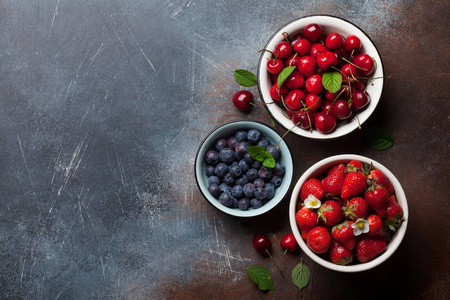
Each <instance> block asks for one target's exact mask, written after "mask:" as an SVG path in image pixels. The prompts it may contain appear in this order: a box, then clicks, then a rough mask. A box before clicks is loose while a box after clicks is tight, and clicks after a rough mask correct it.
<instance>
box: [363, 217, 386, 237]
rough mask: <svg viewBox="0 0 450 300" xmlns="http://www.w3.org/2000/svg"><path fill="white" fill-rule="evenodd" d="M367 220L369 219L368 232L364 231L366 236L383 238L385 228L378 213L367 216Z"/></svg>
mask: <svg viewBox="0 0 450 300" xmlns="http://www.w3.org/2000/svg"><path fill="white" fill-rule="evenodd" d="M367 221H369V232H368V233H366V234H367V236H370V237H373V238H383V237H384V235H385V234H386V230H385V229H384V224H383V220H381V218H380V216H378V215H375V214H373V215H370V216H368V217H367Z"/></svg>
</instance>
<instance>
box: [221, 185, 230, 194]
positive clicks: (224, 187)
mask: <svg viewBox="0 0 450 300" xmlns="http://www.w3.org/2000/svg"><path fill="white" fill-rule="evenodd" d="M219 188H220V190H221V191H222V192H228V193H230V192H231V186H229V185H228V184H226V183H221V184H220V185H219Z"/></svg>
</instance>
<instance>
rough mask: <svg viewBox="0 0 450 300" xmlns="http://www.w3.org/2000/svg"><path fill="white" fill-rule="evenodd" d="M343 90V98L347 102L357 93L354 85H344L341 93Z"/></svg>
mask: <svg viewBox="0 0 450 300" xmlns="http://www.w3.org/2000/svg"><path fill="white" fill-rule="evenodd" d="M342 90H344V91H343V92H342V94H341V97H342V98H344V99H345V100H349V99H350V98H351V97H352V95H353V93H354V92H355V91H356V89H355V86H354V85H353V84H350V85H343V86H342V88H341V91H342ZM341 91H339V92H341Z"/></svg>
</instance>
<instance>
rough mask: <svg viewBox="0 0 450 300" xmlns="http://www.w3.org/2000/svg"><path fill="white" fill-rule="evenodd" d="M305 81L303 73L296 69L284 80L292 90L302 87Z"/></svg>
mask: <svg viewBox="0 0 450 300" xmlns="http://www.w3.org/2000/svg"><path fill="white" fill-rule="evenodd" d="M304 83H305V78H303V76H302V74H300V72H299V71H295V70H294V71H293V72H292V73H291V75H289V76H288V77H287V78H286V80H285V81H284V84H285V85H286V87H287V88H289V89H291V90H294V89H299V88H301V87H302V86H303V84H304Z"/></svg>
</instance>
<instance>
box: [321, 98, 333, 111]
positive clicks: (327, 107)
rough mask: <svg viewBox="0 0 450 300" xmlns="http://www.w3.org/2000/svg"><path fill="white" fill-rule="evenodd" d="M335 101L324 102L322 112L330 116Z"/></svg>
mask: <svg viewBox="0 0 450 300" xmlns="http://www.w3.org/2000/svg"><path fill="white" fill-rule="evenodd" d="M333 100H334V98H333ZM333 100H331V101H328V100H325V101H323V103H322V112H323V113H325V114H328V112H329V111H330V110H331V105H333Z"/></svg>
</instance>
